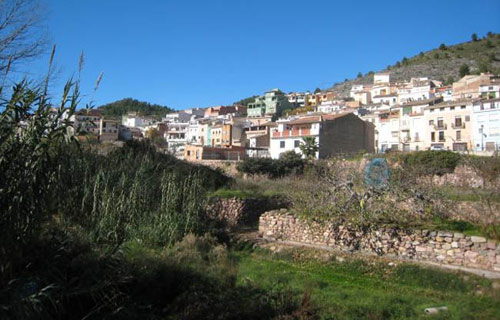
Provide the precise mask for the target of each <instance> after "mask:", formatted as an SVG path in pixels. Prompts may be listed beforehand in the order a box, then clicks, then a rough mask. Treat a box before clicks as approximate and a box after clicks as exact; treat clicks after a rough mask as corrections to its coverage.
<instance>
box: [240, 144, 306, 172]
mask: <svg viewBox="0 0 500 320" xmlns="http://www.w3.org/2000/svg"><path fill="white" fill-rule="evenodd" d="M305 164H306V161H305V160H304V159H302V157H301V155H300V154H297V153H295V152H294V151H288V152H285V153H283V154H282V155H281V158H280V159H270V158H250V159H246V160H245V161H243V162H241V163H239V164H238V166H237V167H236V169H237V170H238V171H239V172H241V173H246V174H248V175H251V176H253V175H264V176H268V177H269V178H273V179H274V178H280V177H284V176H288V175H292V174H302V173H303V172H304V166H305Z"/></svg>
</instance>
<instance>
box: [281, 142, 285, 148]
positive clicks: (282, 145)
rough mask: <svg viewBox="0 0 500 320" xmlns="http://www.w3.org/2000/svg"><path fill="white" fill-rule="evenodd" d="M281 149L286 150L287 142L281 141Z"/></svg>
mask: <svg viewBox="0 0 500 320" xmlns="http://www.w3.org/2000/svg"><path fill="white" fill-rule="evenodd" d="M280 148H281V149H283V148H285V141H280Z"/></svg>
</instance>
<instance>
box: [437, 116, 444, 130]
mask: <svg viewBox="0 0 500 320" xmlns="http://www.w3.org/2000/svg"><path fill="white" fill-rule="evenodd" d="M437 126H438V128H443V127H444V121H443V118H438V123H437Z"/></svg>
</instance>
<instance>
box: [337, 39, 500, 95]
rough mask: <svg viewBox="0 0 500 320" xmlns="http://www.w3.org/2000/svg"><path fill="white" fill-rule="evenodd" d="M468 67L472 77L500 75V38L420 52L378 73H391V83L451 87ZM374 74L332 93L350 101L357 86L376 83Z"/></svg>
mask: <svg viewBox="0 0 500 320" xmlns="http://www.w3.org/2000/svg"><path fill="white" fill-rule="evenodd" d="M472 38H474V39H475V40H472ZM464 66H467V67H468V68H469V73H470V74H478V73H481V72H492V73H496V74H498V73H500V34H495V33H488V34H487V35H486V36H485V37H484V38H481V39H480V38H478V37H477V35H476V36H474V35H473V36H472V37H471V41H468V42H463V43H459V44H456V45H446V44H444V43H443V44H441V45H440V46H439V47H438V48H436V49H433V50H430V51H427V52H420V53H418V54H417V55H415V56H413V57H402V59H401V61H397V62H396V63H394V64H393V65H390V66H387V67H386V68H385V69H383V70H379V71H378V72H390V73H391V80H395V81H402V80H409V79H410V78H412V77H428V78H431V79H435V80H440V81H443V82H444V83H445V84H451V83H452V82H453V81H457V80H459V79H460V77H461V76H462V74H461V72H460V71H461V70H460V69H461V68H462V69H464ZM373 74H374V72H373V71H370V72H368V73H366V74H364V75H363V74H358V77H357V78H356V79H351V80H346V81H344V82H342V83H337V84H335V85H334V86H333V87H332V89H333V91H335V92H337V93H338V94H340V95H341V96H342V97H348V96H349V91H350V90H351V87H352V85H353V84H370V83H373Z"/></svg>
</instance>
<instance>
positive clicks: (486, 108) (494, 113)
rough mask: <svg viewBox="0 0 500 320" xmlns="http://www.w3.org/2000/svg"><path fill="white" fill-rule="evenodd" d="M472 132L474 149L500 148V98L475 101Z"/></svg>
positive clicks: (489, 149)
mask: <svg viewBox="0 0 500 320" xmlns="http://www.w3.org/2000/svg"><path fill="white" fill-rule="evenodd" d="M481 109H483V110H481ZM481 127H482V128H481ZM481 131H482V133H481ZM471 134H472V140H473V148H474V150H476V151H482V150H488V151H492V150H499V149H500V99H494V100H490V101H482V102H476V103H474V106H473V113H472V132H471Z"/></svg>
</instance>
